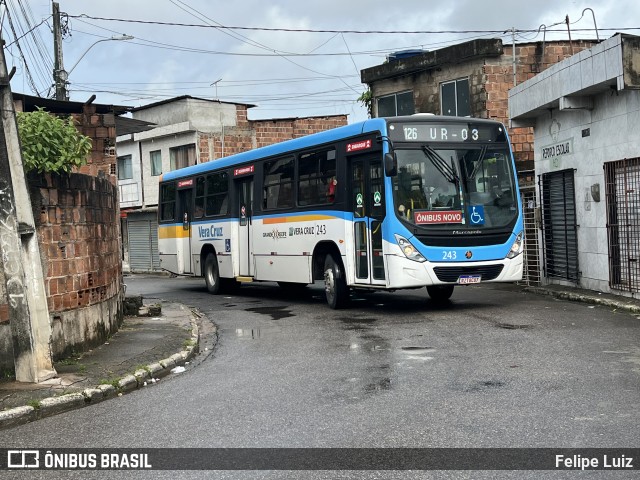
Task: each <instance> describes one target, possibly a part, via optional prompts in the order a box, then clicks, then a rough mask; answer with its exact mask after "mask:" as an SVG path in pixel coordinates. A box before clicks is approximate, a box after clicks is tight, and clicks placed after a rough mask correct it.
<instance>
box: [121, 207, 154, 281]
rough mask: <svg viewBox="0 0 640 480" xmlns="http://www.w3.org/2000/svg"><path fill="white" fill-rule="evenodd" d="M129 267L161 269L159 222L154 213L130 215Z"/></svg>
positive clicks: (142, 269) (142, 270) (138, 270)
mask: <svg viewBox="0 0 640 480" xmlns="http://www.w3.org/2000/svg"><path fill="white" fill-rule="evenodd" d="M128 223H129V267H130V268H131V271H133V272H153V271H158V270H160V258H159V256H158V222H157V220H156V218H155V215H154V214H152V213H151V214H146V213H145V214H137V215H129V222H128Z"/></svg>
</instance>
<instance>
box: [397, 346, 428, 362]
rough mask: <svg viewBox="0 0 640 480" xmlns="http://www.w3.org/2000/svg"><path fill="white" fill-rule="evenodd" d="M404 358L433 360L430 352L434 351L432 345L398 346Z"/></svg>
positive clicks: (424, 360)
mask: <svg viewBox="0 0 640 480" xmlns="http://www.w3.org/2000/svg"><path fill="white" fill-rule="evenodd" d="M400 351H401V352H402V354H403V356H404V358H406V359H408V360H421V361H423V362H426V361H427V360H433V357H432V356H431V354H432V353H433V352H435V351H436V349H435V348H433V347H400Z"/></svg>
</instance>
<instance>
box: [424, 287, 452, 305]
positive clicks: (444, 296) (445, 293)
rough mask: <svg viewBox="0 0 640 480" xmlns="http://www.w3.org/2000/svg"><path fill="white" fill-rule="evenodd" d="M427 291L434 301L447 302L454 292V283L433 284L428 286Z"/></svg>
mask: <svg viewBox="0 0 640 480" xmlns="http://www.w3.org/2000/svg"><path fill="white" fill-rule="evenodd" d="M427 293H428V294H429V296H430V297H431V300H433V301H434V302H445V301H447V300H449V299H450V298H451V295H452V294H453V285H431V286H430V287H427Z"/></svg>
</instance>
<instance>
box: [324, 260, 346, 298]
mask: <svg viewBox="0 0 640 480" xmlns="http://www.w3.org/2000/svg"><path fill="white" fill-rule="evenodd" d="M324 292H325V296H326V298H327V303H328V304H329V307H331V308H333V309H338V308H343V307H344V306H345V305H346V304H347V303H348V301H349V288H348V287H347V281H346V279H345V276H344V268H343V267H342V263H341V262H340V260H335V259H334V258H333V255H331V254H328V255H327V256H326V257H325V259H324Z"/></svg>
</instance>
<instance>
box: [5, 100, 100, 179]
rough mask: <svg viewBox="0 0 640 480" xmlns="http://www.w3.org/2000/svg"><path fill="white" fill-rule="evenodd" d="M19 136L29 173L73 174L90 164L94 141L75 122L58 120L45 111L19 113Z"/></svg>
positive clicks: (58, 118)
mask: <svg viewBox="0 0 640 480" xmlns="http://www.w3.org/2000/svg"><path fill="white" fill-rule="evenodd" d="M17 117H18V134H19V135H20V143H21V145H22V161H23V163H24V167H25V170H26V171H27V172H29V171H33V170H35V171H37V172H38V173H43V172H53V173H61V172H67V173H68V172H71V171H72V170H73V168H74V167H80V166H82V165H84V164H85V163H87V155H89V153H90V152H91V139H90V138H89V137H86V136H84V135H82V134H81V133H80V132H79V131H78V130H77V129H76V127H75V125H74V122H73V118H72V117H71V116H69V117H67V118H61V117H56V116H54V115H52V114H50V113H48V112H46V111H45V110H44V109H42V108H38V109H37V111H35V112H18V114H17Z"/></svg>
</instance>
